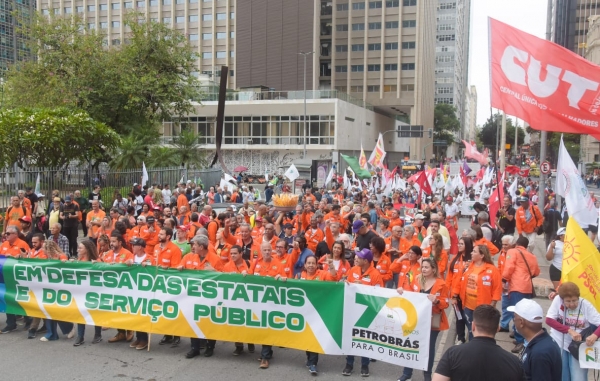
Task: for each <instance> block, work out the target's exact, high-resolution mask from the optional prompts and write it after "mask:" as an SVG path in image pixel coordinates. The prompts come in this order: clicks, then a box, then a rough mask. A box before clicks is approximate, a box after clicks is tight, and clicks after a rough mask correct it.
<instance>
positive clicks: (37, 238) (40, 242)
mask: <svg viewBox="0 0 600 381" xmlns="http://www.w3.org/2000/svg"><path fill="white" fill-rule="evenodd" d="M45 241H46V237H45V236H44V235H43V234H42V233H36V234H34V235H33V237H31V250H29V253H28V254H27V258H31V259H46V258H48V256H47V255H46V252H45V251H44V249H42V246H44V242H45Z"/></svg>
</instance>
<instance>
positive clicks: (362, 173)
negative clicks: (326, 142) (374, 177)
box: [341, 153, 371, 180]
mask: <svg viewBox="0 0 600 381" xmlns="http://www.w3.org/2000/svg"><path fill="white" fill-rule="evenodd" d="M341 155H342V159H344V160H345V161H346V163H348V166H349V167H350V168H352V170H353V171H354V173H356V177H358V178H359V179H361V180H362V179H370V178H371V172H369V171H367V170H366V169H362V168H361V167H360V164H358V158H356V157H354V156H346V155H344V154H343V153H342V154H341Z"/></svg>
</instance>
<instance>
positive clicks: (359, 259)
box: [342, 249, 383, 377]
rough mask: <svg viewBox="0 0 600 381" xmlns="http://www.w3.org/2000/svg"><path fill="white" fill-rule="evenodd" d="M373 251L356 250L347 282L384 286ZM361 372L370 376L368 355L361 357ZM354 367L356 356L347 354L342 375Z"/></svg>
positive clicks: (349, 372)
mask: <svg viewBox="0 0 600 381" xmlns="http://www.w3.org/2000/svg"><path fill="white" fill-rule="evenodd" d="M372 262H373V253H372V252H371V250H369V249H362V250H361V251H358V252H356V257H355V258H354V267H352V268H351V269H350V271H348V275H347V277H346V282H349V283H357V284H363V285H366V286H375V287H383V278H382V277H381V275H380V274H379V271H378V270H377V269H376V268H375V267H374V266H373V264H372ZM360 360H361V361H360V363H361V367H360V373H361V375H362V376H363V377H369V363H370V361H371V360H370V359H369V358H368V357H361V359H360ZM353 369H354V356H346V367H345V368H344V370H343V371H342V375H344V376H349V375H351V374H352V370H353Z"/></svg>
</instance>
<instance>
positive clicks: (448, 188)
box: [444, 176, 455, 194]
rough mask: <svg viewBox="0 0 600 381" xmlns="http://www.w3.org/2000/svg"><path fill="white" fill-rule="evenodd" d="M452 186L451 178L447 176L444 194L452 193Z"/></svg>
mask: <svg viewBox="0 0 600 381" xmlns="http://www.w3.org/2000/svg"><path fill="white" fill-rule="evenodd" d="M454 189H455V188H454V186H453V177H451V176H448V179H447V180H446V185H444V191H445V192H446V194H450V193H452V192H454Z"/></svg>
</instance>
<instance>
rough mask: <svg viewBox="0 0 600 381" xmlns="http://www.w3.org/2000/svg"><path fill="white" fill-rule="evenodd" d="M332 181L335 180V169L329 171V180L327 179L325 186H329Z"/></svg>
mask: <svg viewBox="0 0 600 381" xmlns="http://www.w3.org/2000/svg"><path fill="white" fill-rule="evenodd" d="M331 180H333V167H331V169H330V170H329V174H328V175H327V178H326V179H325V186H327V185H329V183H330V182H331Z"/></svg>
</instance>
